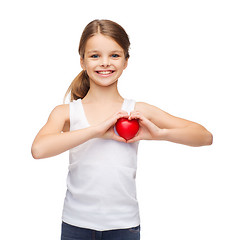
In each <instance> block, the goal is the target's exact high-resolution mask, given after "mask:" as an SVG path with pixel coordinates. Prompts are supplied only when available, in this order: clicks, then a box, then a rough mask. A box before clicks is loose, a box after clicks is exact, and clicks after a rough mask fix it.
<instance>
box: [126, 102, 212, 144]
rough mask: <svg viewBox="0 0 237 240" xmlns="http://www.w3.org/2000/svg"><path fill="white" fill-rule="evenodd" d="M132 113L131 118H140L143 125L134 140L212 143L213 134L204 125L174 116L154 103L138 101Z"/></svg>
mask: <svg viewBox="0 0 237 240" xmlns="http://www.w3.org/2000/svg"><path fill="white" fill-rule="evenodd" d="M131 114H132V115H131V118H138V119H139V121H140V125H141V126H142V127H141V130H140V133H139V134H138V135H137V137H136V138H134V139H132V141H137V140H139V138H140V139H150V140H166V141H170V142H175V143H180V144H184V145H188V146H196V147H197V146H204V145H211V144H212V141H213V136H212V134H211V133H210V132H209V131H207V129H206V128H204V127H203V126H202V125H200V124H198V123H195V122H191V121H189V120H185V119H182V118H178V117H175V116H172V115H170V114H168V113H166V112H164V111H162V110H161V109H159V108H157V107H155V106H153V105H150V104H147V103H137V106H136V109H135V111H133V112H132V113H131ZM132 141H130V142H132Z"/></svg>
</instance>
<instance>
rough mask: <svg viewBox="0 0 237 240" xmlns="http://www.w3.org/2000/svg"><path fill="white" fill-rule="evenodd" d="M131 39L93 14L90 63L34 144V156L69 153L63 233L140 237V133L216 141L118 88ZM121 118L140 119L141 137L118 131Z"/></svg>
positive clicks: (123, 239)
mask: <svg viewBox="0 0 237 240" xmlns="http://www.w3.org/2000/svg"><path fill="white" fill-rule="evenodd" d="M129 46H130V42H129V38H128V36H127V34H126V32H125V30H124V29H123V28H122V27H121V26H120V25H118V24H117V23H115V22H112V21H109V20H94V21H92V22H90V23H89V24H88V25H87V26H86V28H85V29H84V31H83V33H82V36H81V40H80V45H79V54H80V63H81V67H82V69H83V70H82V71H81V73H80V74H79V75H78V76H77V77H76V78H75V79H74V81H73V82H72V83H71V85H70V86H69V88H68V90H67V92H66V95H65V97H66V96H67V95H68V94H69V93H70V96H71V101H70V103H69V104H62V105H59V106H56V107H55V108H54V109H53V110H52V112H51V114H50V116H49V118H48V121H47V123H46V124H45V125H44V126H43V127H42V129H41V130H40V131H39V133H38V134H37V136H36V137H35V140H34V142H33V144H32V149H31V151H32V155H33V157H34V158H35V159H41V158H47V157H51V156H55V155H57V154H60V153H62V152H65V151H67V150H69V153H70V154H69V172H68V179H67V193H66V197H65V201H64V207H63V216H62V220H63V221H62V234H61V239H62V240H69V239H71V240H76V239H80V240H89V239H103V240H113V239H114V240H115V239H116V240H129V239H136V240H138V239H140V217H139V207H138V202H137V198H136V183H135V176H136V170H137V150H138V145H139V141H140V140H165V141H171V142H174V143H180V144H185V145H189V146H204V145H210V144H212V134H211V133H210V132H209V131H207V130H206V129H205V128H204V127H203V126H201V125H200V124H197V123H195V122H191V121H188V120H185V119H181V118H178V117H175V116H172V115H170V114H168V113H166V112H165V111H163V110H161V109H159V108H158V107H156V106H153V105H150V104H148V103H145V102H136V101H135V100H133V99H127V98H123V97H122V96H121V95H120V94H119V91H118V89H117V83H118V79H119V77H120V76H121V74H122V73H123V70H124V69H125V68H126V67H127V65H128V59H129ZM120 118H128V120H132V119H137V120H138V122H139V125H140V128H139V131H138V133H137V134H136V136H135V137H133V138H132V139H130V140H125V139H124V138H122V137H120V136H119V135H118V134H117V132H116V130H115V127H114V126H115V124H116V122H117V121H118V119H120Z"/></svg>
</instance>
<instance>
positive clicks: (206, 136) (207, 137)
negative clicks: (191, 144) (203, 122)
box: [202, 131, 213, 146]
mask: <svg viewBox="0 0 237 240" xmlns="http://www.w3.org/2000/svg"><path fill="white" fill-rule="evenodd" d="M212 143H213V135H212V134H211V133H210V132H208V131H206V132H205V134H204V137H203V144H202V146H210V145H212Z"/></svg>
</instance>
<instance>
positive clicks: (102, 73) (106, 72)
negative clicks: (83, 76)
mask: <svg viewBox="0 0 237 240" xmlns="http://www.w3.org/2000/svg"><path fill="white" fill-rule="evenodd" d="M95 72H96V73H97V74H98V75H99V76H101V77H109V76H111V75H113V73H114V72H115V70H97V71H95Z"/></svg>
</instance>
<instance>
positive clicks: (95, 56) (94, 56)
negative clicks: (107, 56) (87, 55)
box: [91, 54, 99, 58]
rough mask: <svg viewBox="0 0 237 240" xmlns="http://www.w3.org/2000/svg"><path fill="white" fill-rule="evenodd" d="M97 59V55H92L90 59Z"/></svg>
mask: <svg viewBox="0 0 237 240" xmlns="http://www.w3.org/2000/svg"><path fill="white" fill-rule="evenodd" d="M98 57H99V55H98V54H93V55H92V56H91V58H98Z"/></svg>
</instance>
